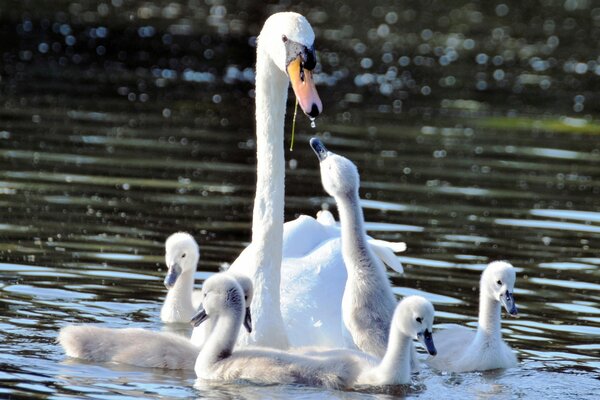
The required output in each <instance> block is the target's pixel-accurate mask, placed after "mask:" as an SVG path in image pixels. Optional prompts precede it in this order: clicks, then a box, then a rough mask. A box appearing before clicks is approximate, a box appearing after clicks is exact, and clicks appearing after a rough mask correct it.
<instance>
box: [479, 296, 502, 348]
mask: <svg viewBox="0 0 600 400" xmlns="http://www.w3.org/2000/svg"><path fill="white" fill-rule="evenodd" d="M500 313H501V310H500V302H499V301H498V300H496V299H494V298H493V297H492V295H491V294H490V293H489V292H488V291H487V289H486V288H485V287H482V288H481V293H480V294H479V325H478V327H477V336H479V337H480V339H485V340H486V341H493V340H500V339H501V338H502V332H501V331H500V329H501V323H500Z"/></svg>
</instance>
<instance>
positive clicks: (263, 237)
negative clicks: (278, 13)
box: [248, 38, 289, 348]
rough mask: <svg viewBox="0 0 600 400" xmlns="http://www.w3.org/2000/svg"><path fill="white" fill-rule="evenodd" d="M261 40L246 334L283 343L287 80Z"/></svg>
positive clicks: (257, 341)
mask: <svg viewBox="0 0 600 400" xmlns="http://www.w3.org/2000/svg"><path fill="white" fill-rule="evenodd" d="M262 42H263V41H262V40H260V38H259V41H258V48H257V61H256V158H257V160H256V161H257V165H256V170H257V180H256V197H255V200H254V212H253V215H252V243H253V244H254V246H255V252H256V253H255V254H256V259H255V263H254V265H249V266H248V267H249V271H248V273H249V275H250V276H251V277H253V284H254V300H253V304H256V305H259V307H253V308H252V317H253V323H254V330H253V333H252V335H251V336H250V337H249V338H248V339H249V341H250V342H252V343H254V344H257V345H269V346H272V347H279V348H285V347H287V346H288V343H287V336H285V329H284V325H283V319H282V317H281V310H280V293H279V291H280V289H279V288H280V281H281V258H282V247H283V211H284V191H285V187H284V178H285V156H284V149H283V127H284V118H285V105H286V100H287V90H288V85H289V83H288V78H287V76H286V75H285V74H284V73H283V72H282V71H280V70H279V68H278V67H277V66H276V65H275V64H274V63H273V61H272V59H271V57H270V56H269V55H268V53H267V49H265V48H264V46H261V44H262ZM266 43H267V44H268V43H269V41H268V40H267V41H266Z"/></svg>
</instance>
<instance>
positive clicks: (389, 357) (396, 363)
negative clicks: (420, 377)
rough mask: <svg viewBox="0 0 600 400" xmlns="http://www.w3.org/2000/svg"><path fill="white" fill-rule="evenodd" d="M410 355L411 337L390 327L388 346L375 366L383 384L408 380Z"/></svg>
mask: <svg viewBox="0 0 600 400" xmlns="http://www.w3.org/2000/svg"><path fill="white" fill-rule="evenodd" d="M411 355H412V339H411V338H410V337H409V336H407V335H405V334H403V333H401V332H400V331H399V330H398V329H393V328H392V329H390V337H389V339H388V348H387V350H386V352H385V355H384V356H383V359H382V360H381V363H380V364H379V365H378V366H377V367H376V372H377V376H379V377H380V378H381V379H382V380H383V382H384V383H385V384H400V383H408V382H410V374H411V366H410V359H411Z"/></svg>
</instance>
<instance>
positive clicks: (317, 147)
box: [310, 138, 329, 162]
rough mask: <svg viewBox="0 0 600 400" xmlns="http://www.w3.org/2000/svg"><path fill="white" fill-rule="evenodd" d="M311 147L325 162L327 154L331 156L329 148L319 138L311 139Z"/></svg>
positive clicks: (320, 159)
mask: <svg viewBox="0 0 600 400" xmlns="http://www.w3.org/2000/svg"><path fill="white" fill-rule="evenodd" d="M310 147H312V149H313V151H314V152H315V154H316V155H317V158H318V159H319V162H323V160H325V159H326V158H327V156H329V151H328V150H327V148H326V147H325V145H324V144H323V142H321V141H320V140H319V139H317V138H311V139H310Z"/></svg>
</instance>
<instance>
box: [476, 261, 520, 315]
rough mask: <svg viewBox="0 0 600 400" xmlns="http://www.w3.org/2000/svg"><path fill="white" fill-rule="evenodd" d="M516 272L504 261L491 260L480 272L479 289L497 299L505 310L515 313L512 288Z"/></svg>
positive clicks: (515, 307) (511, 313) (516, 311)
mask: <svg viewBox="0 0 600 400" xmlns="http://www.w3.org/2000/svg"><path fill="white" fill-rule="evenodd" d="M516 278H517V274H516V271H515V268H514V267H513V266H512V265H511V264H509V263H507V262H506V261H494V262H491V263H490V264H489V265H488V266H487V267H486V268H485V270H484V271H483V273H482V274H481V283H480V285H481V291H482V292H485V293H487V294H488V295H489V296H491V297H492V298H493V299H494V300H496V301H499V302H500V303H501V304H502V305H503V306H504V308H505V309H506V312H508V313H509V314H510V315H513V316H515V315H517V314H518V310H517V306H516V304H515V297H514V289H515V280H516Z"/></svg>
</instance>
